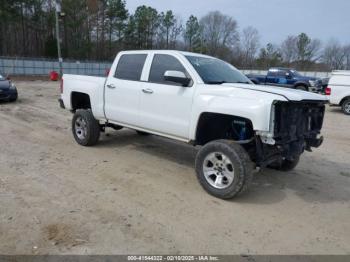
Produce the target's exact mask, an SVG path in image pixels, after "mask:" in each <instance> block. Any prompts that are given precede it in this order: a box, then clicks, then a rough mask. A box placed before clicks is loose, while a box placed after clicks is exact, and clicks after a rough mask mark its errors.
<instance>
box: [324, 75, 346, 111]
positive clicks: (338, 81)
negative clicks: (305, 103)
mask: <svg viewBox="0 0 350 262" xmlns="http://www.w3.org/2000/svg"><path fill="white" fill-rule="evenodd" d="M326 95H327V96H328V98H329V102H330V103H331V105H336V106H341V107H342V110H343V112H344V114H346V115H350V71H333V72H332V76H331V78H330V79H329V82H328V87H327V88H326Z"/></svg>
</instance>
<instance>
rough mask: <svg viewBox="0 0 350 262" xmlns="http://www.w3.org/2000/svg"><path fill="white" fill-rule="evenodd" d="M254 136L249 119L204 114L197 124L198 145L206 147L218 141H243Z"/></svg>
mask: <svg viewBox="0 0 350 262" xmlns="http://www.w3.org/2000/svg"><path fill="white" fill-rule="evenodd" d="M253 136H254V130H253V125H252V122H251V121H250V120H249V119H247V118H243V117H238V116H232V115H225V114H217V113H203V114H201V116H200V118H199V120H198V124H197V131H196V144H197V145H204V144H206V143H208V142H210V141H213V140H217V139H230V140H235V141H241V140H248V139H251V138H252V137H253Z"/></svg>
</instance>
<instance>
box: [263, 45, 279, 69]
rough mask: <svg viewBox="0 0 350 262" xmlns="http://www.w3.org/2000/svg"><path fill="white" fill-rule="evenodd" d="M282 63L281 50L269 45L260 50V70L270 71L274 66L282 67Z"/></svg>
mask: <svg viewBox="0 0 350 262" xmlns="http://www.w3.org/2000/svg"><path fill="white" fill-rule="evenodd" d="M281 63H282V55H281V53H280V51H279V49H278V48H277V47H276V46H275V45H273V44H271V43H268V44H267V45H266V47H265V48H261V49H260V54H259V57H258V59H257V64H258V66H259V67H260V68H263V69H268V68H270V67H274V66H280V64H281Z"/></svg>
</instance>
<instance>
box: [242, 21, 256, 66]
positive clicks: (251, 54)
mask: <svg viewBox="0 0 350 262" xmlns="http://www.w3.org/2000/svg"><path fill="white" fill-rule="evenodd" d="M258 48H259V32H258V30H257V29H255V28H254V27H251V26H249V27H246V28H244V29H243V31H242V37H241V52H242V56H243V57H242V58H243V66H245V67H252V66H253V63H254V59H255V55H256V52H257V51H258Z"/></svg>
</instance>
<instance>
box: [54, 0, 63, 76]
mask: <svg viewBox="0 0 350 262" xmlns="http://www.w3.org/2000/svg"><path fill="white" fill-rule="evenodd" d="M55 11H56V12H55V20H56V40H57V53H58V64H59V71H60V76H61V77H62V75H63V70H62V62H63V59H62V52H61V39H60V25H59V18H58V16H59V14H60V13H61V4H60V3H59V0H56V10H55Z"/></svg>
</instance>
